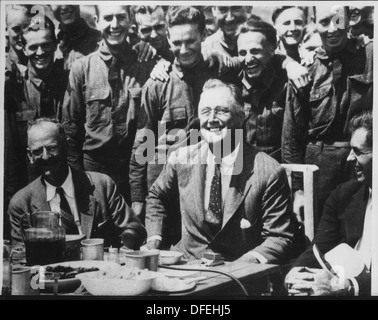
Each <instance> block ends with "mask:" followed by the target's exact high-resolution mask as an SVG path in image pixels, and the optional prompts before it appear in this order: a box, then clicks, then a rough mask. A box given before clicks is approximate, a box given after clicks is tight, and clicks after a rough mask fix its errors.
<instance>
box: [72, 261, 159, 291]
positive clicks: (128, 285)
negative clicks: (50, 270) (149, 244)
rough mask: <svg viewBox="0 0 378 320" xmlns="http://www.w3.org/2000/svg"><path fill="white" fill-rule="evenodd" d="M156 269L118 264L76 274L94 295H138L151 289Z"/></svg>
mask: <svg viewBox="0 0 378 320" xmlns="http://www.w3.org/2000/svg"><path fill="white" fill-rule="evenodd" d="M156 276H157V274H156V272H154V271H149V270H147V269H144V270H141V269H139V268H128V267H125V266H120V265H118V266H117V267H111V268H107V269H105V270H101V271H97V272H88V273H81V274H78V275H76V278H77V279H80V281H81V284H82V285H83V286H84V288H85V289H86V290H87V291H88V292H89V293H90V294H91V295H94V296H138V295H141V294H144V293H146V292H147V291H149V290H150V289H151V285H152V282H153V280H154V279H155V278H156Z"/></svg>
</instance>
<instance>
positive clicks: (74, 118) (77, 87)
mask: <svg viewBox="0 0 378 320" xmlns="http://www.w3.org/2000/svg"><path fill="white" fill-rule="evenodd" d="M96 8H97V9H96V10H97V16H96V21H97V27H98V29H99V30H100V31H101V34H102V38H103V40H102V41H101V43H100V46H99V49H98V50H97V51H96V52H94V53H92V54H90V55H88V56H86V57H83V58H82V59H79V60H77V62H75V63H74V64H73V66H72V69H71V72H70V79H69V86H68V89H67V92H66V97H65V101H64V114H63V124H64V126H65V130H66V132H67V135H68V137H69V138H70V143H69V148H68V160H69V163H70V164H71V165H72V166H74V167H75V168H78V169H80V168H85V169H86V170H92V171H98V172H102V173H105V174H108V175H109V176H111V177H112V178H113V180H114V181H115V182H116V183H117V185H118V187H119V190H120V192H121V194H122V195H123V196H124V197H125V199H126V201H129V199H130V194H129V193H130V189H129V181H128V176H129V161H130V155H131V150H132V146H133V143H134V137H135V131H136V127H137V123H136V121H137V117H138V113H139V107H140V94H141V88H142V87H143V85H144V83H145V82H146V81H147V79H148V78H149V75H150V73H151V70H152V68H153V66H154V64H155V61H154V60H150V61H148V62H139V61H138V58H137V53H136V52H135V51H133V50H132V47H131V45H130V44H129V43H128V42H127V36H128V30H129V27H130V12H129V6H120V5H100V6H97V7H96Z"/></svg>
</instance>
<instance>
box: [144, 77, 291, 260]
mask: <svg viewBox="0 0 378 320" xmlns="http://www.w3.org/2000/svg"><path fill="white" fill-rule="evenodd" d="M198 114H199V119H200V128H201V129H200V130H201V135H202V137H203V141H201V142H199V143H198V144H195V145H190V146H186V147H183V148H179V149H178V150H177V151H175V152H173V153H172V154H171V156H170V158H169V159H168V161H167V164H166V165H165V166H164V169H163V171H162V173H161V174H160V176H159V177H158V179H157V180H156V181H155V183H154V184H153V186H152V187H151V189H150V190H149V196H148V198H147V210H146V212H147V213H146V228H147V232H148V239H147V247H149V248H160V247H161V245H162V241H164V238H165V237H166V232H167V227H168V226H167V225H166V224H167V221H169V219H171V218H172V217H171V215H172V214H176V215H179V216H180V218H181V227H179V226H178V225H176V226H174V227H175V228H178V229H180V230H181V231H182V234H181V237H180V239H179V241H178V243H176V244H175V246H174V247H173V248H172V250H178V251H180V252H182V253H184V257H185V258H188V259H200V258H202V257H203V253H204V252H216V253H220V254H221V255H222V256H223V257H224V258H225V259H226V260H229V261H234V260H236V261H237V262H242V261H243V262H250V263H282V262H284V261H285V260H286V259H287V258H289V257H290V255H291V253H292V252H291V250H292V245H293V235H294V232H295V224H294V223H293V222H294V219H295V218H294V216H293V214H292V210H291V209H292V208H291V207H292V204H291V197H290V187H289V185H288V182H287V178H286V173H285V170H284V169H283V168H282V167H281V166H280V165H279V164H278V162H277V161H275V160H274V159H273V158H271V157H270V156H268V155H267V154H265V153H263V152H259V151H258V150H256V149H255V148H254V147H251V146H250V145H248V144H245V143H243V138H242V134H241V135H239V139H238V138H236V137H237V136H238V131H240V130H241V128H242V125H243V121H244V109H243V98H242V94H241V91H240V89H239V88H238V87H236V86H235V85H232V84H226V83H224V82H222V81H220V80H217V79H211V80H209V81H207V82H206V83H205V85H204V87H203V92H202V94H201V98H200V101H199V107H198ZM177 200H178V201H179V208H180V213H179V212H178V211H172V210H169V206H170V205H171V204H172V203H175V202H177ZM171 227H172V226H171ZM163 243H164V242H163Z"/></svg>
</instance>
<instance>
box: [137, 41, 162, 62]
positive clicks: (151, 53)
mask: <svg viewBox="0 0 378 320" xmlns="http://www.w3.org/2000/svg"><path fill="white" fill-rule="evenodd" d="M133 50H134V51H135V52H136V53H137V54H138V61H139V62H143V61H149V60H151V59H153V58H155V57H156V53H157V51H156V49H155V48H154V47H153V46H151V45H150V44H149V43H148V42H145V41H143V40H141V41H139V42H138V43H137V44H136V45H134V46H133Z"/></svg>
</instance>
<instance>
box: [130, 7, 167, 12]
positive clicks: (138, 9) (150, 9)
mask: <svg viewBox="0 0 378 320" xmlns="http://www.w3.org/2000/svg"><path fill="white" fill-rule="evenodd" d="M159 8H161V9H162V10H163V11H164V8H163V6H159V5H158V6H144V5H142V6H131V10H132V12H133V13H134V14H138V13H140V14H146V13H149V14H152V13H153V12H155V11H156V10H157V9H159Z"/></svg>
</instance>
